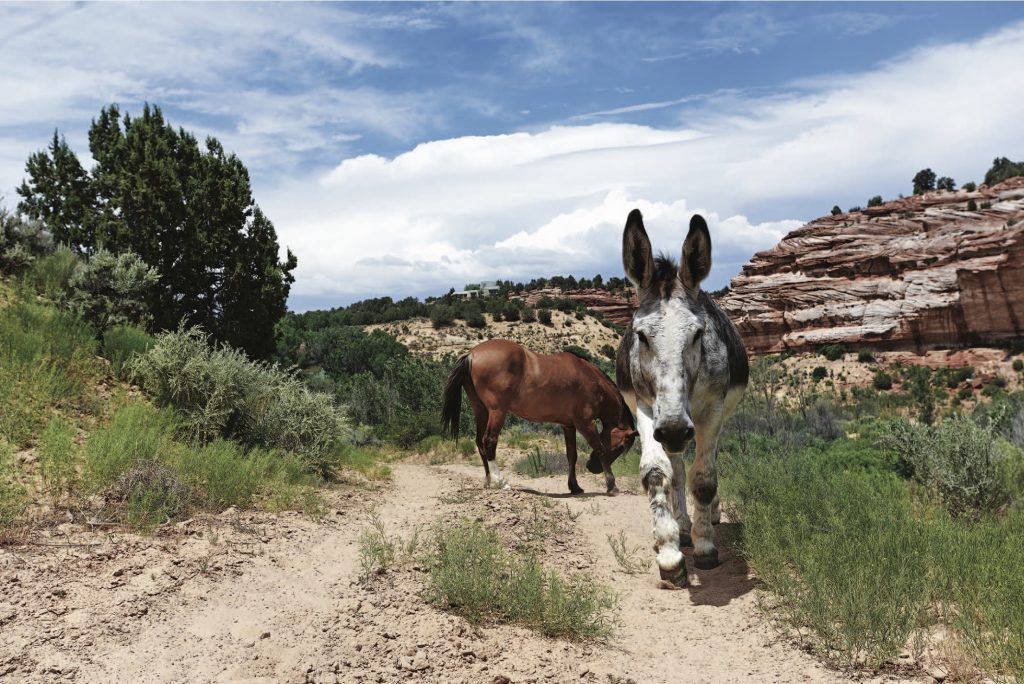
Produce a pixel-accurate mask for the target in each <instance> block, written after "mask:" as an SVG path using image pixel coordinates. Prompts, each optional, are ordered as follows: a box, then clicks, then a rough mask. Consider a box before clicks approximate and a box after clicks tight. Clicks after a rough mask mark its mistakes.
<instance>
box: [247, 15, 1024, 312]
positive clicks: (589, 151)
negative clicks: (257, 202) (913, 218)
mask: <svg viewBox="0 0 1024 684" xmlns="http://www.w3.org/2000/svg"><path fill="white" fill-rule="evenodd" d="M1022 63H1024V26H1021V25H1018V26H1015V27H1010V28H1008V29H1005V30H1003V31H1001V32H998V33H995V34H993V35H990V36H988V37H985V38H983V39H981V40H978V41H975V42H972V43H964V44H953V45H942V46H936V47H933V48H929V49H926V50H919V51H915V52H912V53H910V54H908V55H907V56H905V57H904V58H902V59H900V60H897V61H893V62H891V63H888V64H884V65H882V66H880V67H879V68H877V69H875V70H873V71H870V72H868V73H863V74H855V75H842V76H834V77H830V78H829V79H825V80H821V81H818V82H815V83H809V82H803V83H799V84H794V86H793V88H792V89H791V91H790V92H788V93H785V94H782V95H775V96H772V97H763V98H757V99H749V98H748V99H744V98H743V97H742V96H740V95H739V94H736V93H730V94H724V95H720V96H718V97H716V98H714V99H713V100H712V101H710V102H708V103H706V104H701V105H699V107H698V108H691V109H687V110H685V111H684V112H683V113H682V114H683V116H685V118H686V121H687V125H686V126H685V127H682V126H681V127H680V128H678V129H673V130H658V129H653V128H649V127H646V126H637V125H629V124H614V123H599V124H593V125H585V126H555V127H552V128H549V129H547V130H541V131H536V132H531V133H526V132H520V133H514V134H510V135H501V136H486V137H464V138H454V139H449V140H438V141H434V142H430V143H426V144H422V145H419V146H417V147H416V148H414V149H412V150H410V151H409V152H407V153H404V154H401V155H398V156H397V157H395V158H393V159H388V158H384V157H380V156H374V155H366V156H361V157H354V158H351V159H346V160H344V161H343V162H342V163H340V164H339V165H338V166H337V167H336V168H334V169H333V170H332V171H331V172H329V173H327V174H326V175H324V176H322V177H321V178H319V179H317V180H316V181H313V180H310V179H303V180H301V181H297V182H295V183H293V184H290V185H288V186H287V187H282V188H280V189H279V191H277V192H274V193H272V194H271V195H270V196H269V197H268V198H266V199H265V200H264V206H265V207H266V208H267V210H268V212H269V214H270V215H271V216H272V217H273V218H274V220H275V222H276V224H277V226H278V232H279V234H280V235H281V238H282V241H283V242H284V243H286V244H288V245H289V246H291V247H292V249H293V250H294V251H295V252H296V253H297V254H298V255H299V270H298V274H297V275H298V279H297V281H296V283H295V286H294V289H293V292H294V293H295V294H296V295H299V296H300V297H301V296H312V295H319V296H321V297H322V296H335V297H337V299H338V301H346V300H351V299H353V298H359V297H364V296H371V295H380V294H394V295H404V294H408V293H417V294H421V295H422V294H429V293H438V292H442V291H444V290H446V289H447V288H448V287H449V286H459V285H461V284H462V283H463V282H466V281H472V280H475V279H480V278H514V279H528V278H530V277H533V276H539V275H551V274H554V273H570V272H571V273H577V274H592V273H594V272H601V273H603V274H604V275H605V276H606V277H607V276H610V275H615V274H621V255H620V253H619V250H620V249H621V247H620V239H621V229H622V224H623V222H624V220H625V216H626V213H627V212H628V211H629V209H631V208H633V207H634V206H636V207H640V208H641V210H642V211H644V212H645V216H646V219H647V225H648V229H649V231H650V233H651V236H652V240H653V242H654V245H655V248H656V249H665V250H666V251H668V252H669V253H670V254H673V255H675V253H676V251H677V250H678V249H679V247H680V243H681V240H682V237H683V235H684V233H685V227H686V223H687V220H688V217H689V215H690V214H691V213H692V212H693V211H701V213H703V214H705V216H706V217H707V218H708V220H709V223H710V225H711V228H712V237H713V242H714V245H715V257H714V258H715V264H716V266H715V269H714V270H713V271H712V277H711V278H710V280H709V285H710V286H711V287H718V286H720V285H722V284H724V283H725V282H726V281H727V280H728V278H729V277H731V276H732V275H734V274H735V273H736V271H738V269H739V267H740V265H741V264H742V263H743V262H745V261H746V260H747V259H748V258H749V257H750V256H751V255H752V254H753V252H755V251H757V250H760V249H765V248H768V247H770V246H772V245H773V244H775V242H776V241H777V240H778V239H779V238H780V237H781V236H782V235H783V234H785V233H786V232H787V231H788V230H791V229H792V228H794V227H795V226H797V225H799V223H800V222H801V221H798V220H796V219H809V218H813V216H816V215H821V214H824V213H826V211H827V210H828V208H829V207H831V206H832V204H833V203H840V204H843V205H844V206H848V205H850V204H862V203H863V202H864V201H865V199H866V198H867V197H869V196H871V195H874V194H877V193H881V194H883V196H886V197H893V196H895V195H896V194H897V193H898V192H900V191H907V190H909V186H910V178H911V177H912V176H913V174H914V172H915V171H917V170H918V169H920V168H922V167H924V166H931V167H932V168H934V169H935V170H936V171H938V172H940V173H942V174H949V175H953V176H954V177H956V178H957V180H959V181H961V182H963V181H967V180H971V179H974V180H978V179H979V178H980V176H981V174H982V173H983V172H984V169H985V168H987V166H988V164H989V162H990V160H991V158H992V157H994V156H996V155H1002V154H1008V155H1010V156H1014V155H1015V154H1017V151H1019V150H1022V149H1024V129H1021V128H1020V126H1019V122H1020V121H1021V120H1022V117H1024V79H1020V78H1018V77H1017V74H1016V68H1015V67H1014V66H1013V65H1017V64H1022ZM787 206H788V207H795V206H802V207H808V206H811V207H815V209H814V210H812V213H811V215H805V212H806V209H804V210H802V211H800V212H796V211H793V210H788V211H787V213H779V211H782V210H778V209H775V208H777V207H787ZM765 207H768V208H769V209H765ZM751 213H753V214H754V215H756V216H757V217H758V218H757V219H756V220H750V219H748V218H747V216H749V215H751ZM765 218H776V219H780V220H774V221H765V220H764V219H765ZM321 301H322V299H321Z"/></svg>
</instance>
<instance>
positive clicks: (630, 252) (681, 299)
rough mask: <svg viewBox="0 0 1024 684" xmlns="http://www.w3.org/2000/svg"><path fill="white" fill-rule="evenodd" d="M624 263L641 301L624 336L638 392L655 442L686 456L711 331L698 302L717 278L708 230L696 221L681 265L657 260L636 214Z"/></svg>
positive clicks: (697, 217) (628, 221)
mask: <svg viewBox="0 0 1024 684" xmlns="http://www.w3.org/2000/svg"><path fill="white" fill-rule="evenodd" d="M622 262H623V266H624V267H625V270H626V275H627V276H629V279H630V280H631V281H632V282H633V284H634V285H636V288H637V292H638V293H639V298H640V302H639V306H638V308H637V310H636V313H635V314H634V315H633V322H632V325H631V326H630V329H629V330H627V331H626V334H627V335H631V336H632V338H631V339H626V340H624V342H623V344H624V350H625V351H626V352H627V355H628V358H627V360H628V364H629V372H630V376H631V380H632V385H633V390H634V392H635V393H636V396H637V400H638V401H639V402H642V403H644V404H647V405H649V406H650V407H651V409H652V411H653V420H654V439H656V440H657V441H658V442H660V443H661V445H662V447H664V449H665V451H667V452H669V453H680V452H682V451H683V450H684V449H685V448H686V446H687V444H688V443H689V441H690V440H691V439H692V438H693V436H694V426H693V418H692V416H691V402H692V398H693V390H694V385H695V381H696V377H697V374H698V372H699V370H700V367H701V358H702V353H703V351H702V350H703V346H704V344H703V339H702V338H703V336H704V330H705V324H706V319H705V314H704V310H703V308H702V307H701V306H700V303H699V297H698V295H699V293H700V283H701V281H702V280H704V278H705V277H706V276H707V275H708V272H709V271H710V270H711V235H710V233H709V232H708V225H707V223H706V222H705V221H704V219H703V217H701V216H700V215H694V217H693V218H692V219H691V220H690V231H689V233H688V234H687V236H686V240H685V241H684V242H683V252H682V259H681V262H680V264H679V265H676V264H675V263H674V262H673V261H672V260H671V259H669V258H667V257H665V256H659V257H657V258H654V257H653V255H652V253H651V241H650V239H649V238H648V237H647V231H646V230H644V223H643V217H642V216H641V215H640V212H639V211H638V210H636V209H634V210H633V211H632V212H630V214H629V217H628V218H627V219H626V229H625V231H624V232H623V235H622Z"/></svg>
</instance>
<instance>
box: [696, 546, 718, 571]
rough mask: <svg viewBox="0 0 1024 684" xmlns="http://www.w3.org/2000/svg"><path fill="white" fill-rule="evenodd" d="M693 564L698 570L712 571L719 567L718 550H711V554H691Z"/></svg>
mask: <svg viewBox="0 0 1024 684" xmlns="http://www.w3.org/2000/svg"><path fill="white" fill-rule="evenodd" d="M693 564H694V565H695V566H696V567H697V569H698V570H714V569H715V568H717V567H718V566H719V565H721V563H720V562H719V561H718V549H715V550H713V551H712V552H711V553H703V554H700V555H697V554H693Z"/></svg>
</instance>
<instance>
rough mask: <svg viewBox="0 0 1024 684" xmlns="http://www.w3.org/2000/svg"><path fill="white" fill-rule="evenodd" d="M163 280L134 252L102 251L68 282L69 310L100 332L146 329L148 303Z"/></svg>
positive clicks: (148, 319)
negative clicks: (123, 327) (120, 328)
mask: <svg viewBox="0 0 1024 684" xmlns="http://www.w3.org/2000/svg"><path fill="white" fill-rule="evenodd" d="M158 279H159V276H158V274H157V271H156V269H155V268H151V267H150V266H149V265H148V264H146V262H144V261H143V260H142V257H140V256H139V255H138V254H135V253H134V252H122V253H120V254H113V253H111V252H108V251H106V250H104V249H100V250H99V251H97V252H96V253H95V254H93V255H92V256H91V257H90V258H89V260H88V261H87V262H85V263H83V264H81V265H80V266H79V267H78V268H77V269H76V270H75V272H74V274H73V275H72V276H71V279H70V281H69V282H68V292H67V296H66V300H65V305H66V306H67V308H68V309H69V310H70V311H72V312H73V313H75V314H76V315H78V316H80V317H81V318H82V319H83V320H85V321H87V322H88V323H89V324H91V325H92V326H93V327H95V328H96V329H97V330H99V331H104V330H108V329H109V328H111V327H113V326H115V325H141V326H144V325H146V324H147V323H148V322H149V321H150V319H151V315H150V312H149V305H148V303H147V299H148V297H149V294H150V292H151V290H152V288H153V286H154V285H156V282H157V280H158Z"/></svg>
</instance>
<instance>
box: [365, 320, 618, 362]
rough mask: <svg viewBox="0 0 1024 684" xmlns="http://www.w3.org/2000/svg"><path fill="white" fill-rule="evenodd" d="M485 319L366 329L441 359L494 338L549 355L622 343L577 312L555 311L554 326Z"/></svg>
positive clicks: (604, 355)
mask: <svg viewBox="0 0 1024 684" xmlns="http://www.w3.org/2000/svg"><path fill="white" fill-rule="evenodd" d="M484 318H485V319H486V321H487V326H486V327H484V328H480V329H477V328H471V327H469V326H468V325H466V323H465V321H456V323H455V324H454V325H451V326H446V327H443V328H435V327H433V326H432V325H431V323H430V321H429V320H427V319H426V318H417V319H413V320H409V321H398V322H395V323H382V324H377V325H368V326H366V330H367V331H368V332H369V331H372V330H383V331H384V332H386V333H387V334H389V335H391V336H392V337H394V338H395V339H396V340H398V341H399V342H401V343H402V344H404V345H405V346H407V347H408V348H409V350H410V351H412V352H414V353H416V354H423V355H425V356H431V357H434V358H441V357H442V356H444V355H445V354H448V353H455V354H461V353H462V352H464V351H466V350H468V349H470V348H472V347H474V346H476V345H477V344H479V343H480V342H482V341H484V340H489V339H493V338H501V339H506V340H513V341H515V342H518V343H520V344H522V345H523V346H524V347H526V348H527V349H530V350H532V351H536V352H541V353H545V354H552V353H555V352H559V351H562V350H563V349H565V347H567V346H571V345H575V346H577V347H582V348H583V349H586V350H587V351H589V352H590V353H591V354H593V355H594V356H595V357H598V358H609V357H608V354H607V353H606V351H602V349H603V348H604V347H606V346H611V347H613V348H618V346H619V334H618V333H617V332H615V331H614V330H613V329H611V328H609V327H607V326H605V325H602V324H601V322H600V321H598V320H597V319H596V318H594V317H592V316H584V317H583V318H582V319H578V318H576V316H575V315H574V314H566V313H562V312H561V311H552V312H551V325H542V324H540V323H537V322H533V323H527V322H525V321H514V322H513V321H495V320H494V319H493V317H492V316H490V315H489V314H486V315H485V316H484Z"/></svg>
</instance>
